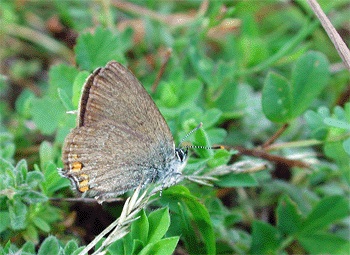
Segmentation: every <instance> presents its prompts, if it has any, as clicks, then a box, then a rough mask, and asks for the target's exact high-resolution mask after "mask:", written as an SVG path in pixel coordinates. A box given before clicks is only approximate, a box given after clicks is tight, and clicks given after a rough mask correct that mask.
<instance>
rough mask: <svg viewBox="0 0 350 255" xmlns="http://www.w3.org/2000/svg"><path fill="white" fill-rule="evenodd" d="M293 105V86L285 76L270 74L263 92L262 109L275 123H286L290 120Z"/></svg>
mask: <svg viewBox="0 0 350 255" xmlns="http://www.w3.org/2000/svg"><path fill="white" fill-rule="evenodd" d="M291 105H292V96H291V85H290V83H289V82H288V80H287V79H286V78H284V77H283V76H281V75H279V74H276V73H272V72H270V73H269V74H268V75H267V77H266V79H265V82H264V87H263V90H262V109H263V112H264V114H265V115H266V117H267V118H268V119H269V120H271V121H274V122H279V123H285V122H287V121H288V120H289V119H290V113H291Z"/></svg>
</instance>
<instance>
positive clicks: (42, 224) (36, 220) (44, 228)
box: [33, 217, 51, 233]
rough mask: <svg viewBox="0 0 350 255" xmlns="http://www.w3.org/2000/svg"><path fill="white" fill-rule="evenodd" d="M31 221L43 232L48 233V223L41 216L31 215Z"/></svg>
mask: <svg viewBox="0 0 350 255" xmlns="http://www.w3.org/2000/svg"><path fill="white" fill-rule="evenodd" d="M33 223H34V224H35V226H37V227H38V228H39V229H41V230H42V231H44V232H47V233H48V232H49V231H50V230H51V228H50V225H49V224H48V223H47V222H46V221H45V220H43V219H42V218H39V217H33Z"/></svg>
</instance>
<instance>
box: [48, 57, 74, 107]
mask: <svg viewBox="0 0 350 255" xmlns="http://www.w3.org/2000/svg"><path fill="white" fill-rule="evenodd" d="M78 73H79V71H78V70H77V69H76V68H75V67H73V66H68V65H65V64H60V65H55V66H52V67H51V68H50V71H49V83H50V87H49V89H50V91H49V92H48V95H49V96H51V97H52V98H55V99H58V96H59V94H58V93H57V92H58V91H61V92H60V93H61V94H64V95H65V96H66V97H67V98H72V86H73V82H74V79H75V77H76V76H77V75H78ZM68 105H70V104H68Z"/></svg>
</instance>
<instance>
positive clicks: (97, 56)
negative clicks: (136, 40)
mask: <svg viewBox="0 0 350 255" xmlns="http://www.w3.org/2000/svg"><path fill="white" fill-rule="evenodd" d="M121 38H122V37H121V36H120V34H113V33H112V32H111V31H110V30H106V29H103V28H101V27H98V28H97V29H96V30H95V33H94V34H90V33H83V34H81V35H80V36H79V37H78V40H77V44H76V46H75V54H76V60H77V63H78V65H79V66H80V67H81V68H83V69H84V70H88V71H93V70H94V69H96V68H97V67H101V66H105V65H106V64H107V62H108V61H110V60H116V61H118V62H121V63H123V64H125V62H126V61H125V57H124V53H125V51H126V50H127V48H128V46H129V45H130V41H128V39H131V37H130V38H127V37H126V38H124V40H125V41H121ZM125 46H127V47H125Z"/></svg>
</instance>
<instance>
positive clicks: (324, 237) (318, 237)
mask: <svg viewBox="0 0 350 255" xmlns="http://www.w3.org/2000/svg"><path fill="white" fill-rule="evenodd" d="M298 241H299V242H300V244H301V245H302V246H303V247H304V248H305V250H306V251H307V252H308V253H309V254H339V255H340V254H346V253H343V251H349V248H350V246H349V241H348V240H346V239H343V238H341V237H339V236H336V235H334V234H329V233H314V232H309V233H308V234H307V235H304V236H301V237H298ZM346 247H348V248H346Z"/></svg>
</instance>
